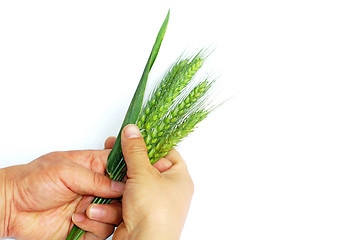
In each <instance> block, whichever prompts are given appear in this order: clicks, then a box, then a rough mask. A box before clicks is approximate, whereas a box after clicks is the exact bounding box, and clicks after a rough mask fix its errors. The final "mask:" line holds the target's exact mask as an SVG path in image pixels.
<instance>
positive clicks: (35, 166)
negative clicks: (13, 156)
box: [0, 150, 124, 240]
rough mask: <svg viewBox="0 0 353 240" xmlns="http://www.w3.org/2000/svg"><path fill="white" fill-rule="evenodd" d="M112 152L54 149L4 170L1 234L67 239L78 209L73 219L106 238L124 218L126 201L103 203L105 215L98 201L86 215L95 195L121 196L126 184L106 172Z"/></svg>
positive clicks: (0, 173)
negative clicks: (97, 209)
mask: <svg viewBox="0 0 353 240" xmlns="http://www.w3.org/2000/svg"><path fill="white" fill-rule="evenodd" d="M108 154H109V150H100V151H99V150H97V151H71V152H54V153H50V154H47V155H44V156H42V157H40V158H38V159H37V160H35V161H33V162H31V163H29V164H26V165H20V166H14V167H9V168H6V169H2V170H1V171H0V192H1V193H3V192H4V193H5V194H4V195H3V196H5V197H4V199H3V200H0V202H1V201H4V203H5V206H4V208H2V210H3V209H5V211H4V212H5V216H4V217H3V218H4V219H0V223H2V221H3V220H4V221H5V223H4V224H2V225H1V227H0V237H15V238H16V239H65V238H66V236H67V234H68V232H69V230H70V229H71V227H72V221H71V218H72V215H73V214H74V213H75V212H76V214H74V216H73V220H74V222H75V224H76V225H77V226H78V227H80V228H82V229H84V230H86V231H87V233H86V234H85V235H84V239H86V240H88V239H89V240H95V239H105V238H107V237H108V236H109V235H110V234H112V233H113V230H114V224H118V223H119V222H120V221H121V204H120V203H117V202H116V203H114V204H111V205H109V206H108V205H106V206H104V207H103V212H105V213H107V214H106V215H105V216H102V214H100V213H102V208H100V210H101V211H98V212H97V211H94V210H93V209H94V207H95V206H94V205H91V206H90V207H89V210H88V211H87V215H86V214H84V213H83V212H84V210H85V209H86V208H87V206H88V205H89V204H90V203H91V201H92V200H93V196H99V197H104V198H117V197H120V196H121V195H122V191H123V187H124V184H123V183H119V182H115V181H112V180H110V179H109V178H108V177H106V176H104V172H105V168H106V160H107V157H108ZM2 188H3V189H2ZM1 190H2V191H1ZM0 207H2V206H0ZM93 213H97V214H96V216H95V215H94V214H93ZM0 215H1V214H0ZM99 215H100V216H99ZM88 216H90V217H91V218H89V217H88ZM0 217H1V216H0ZM92 219H94V220H92ZM3 226H5V229H2V227H3Z"/></svg>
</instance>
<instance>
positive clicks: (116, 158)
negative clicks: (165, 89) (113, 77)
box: [107, 10, 170, 179]
mask: <svg viewBox="0 0 353 240" xmlns="http://www.w3.org/2000/svg"><path fill="white" fill-rule="evenodd" d="M169 15H170V10H169V11H168V14H167V16H166V18H165V20H164V22H163V24H162V26H161V28H160V30H159V32H158V35H157V38H156V40H155V43H154V45H153V48H152V51H151V54H150V56H149V58H148V61H147V63H146V66H145V69H144V71H143V74H142V76H141V79H140V82H139V84H138V86H137V89H136V91H135V94H134V96H133V98H132V100H131V103H130V106H129V109H128V111H127V113H126V115H125V118H124V121H123V124H122V126H121V128H120V131H119V134H118V137H117V139H116V142H115V144H114V146H113V149H112V151H111V152H110V154H109V156H108V162H107V173H108V174H109V176H110V178H112V179H114V178H115V179H116V178H117V177H118V176H116V174H117V172H119V168H121V167H122V165H123V166H125V164H124V160H123V154H122V149H121V131H122V129H123V128H124V127H125V126H126V125H128V124H135V123H136V121H137V119H138V116H139V114H140V112H141V108H142V104H143V98H144V95H145V89H146V84H147V80H148V75H149V73H150V71H151V68H152V66H153V64H154V62H155V60H156V58H157V55H158V52H159V49H160V47H161V44H162V41H163V38H164V35H165V32H166V30H167V26H168V22H169Z"/></svg>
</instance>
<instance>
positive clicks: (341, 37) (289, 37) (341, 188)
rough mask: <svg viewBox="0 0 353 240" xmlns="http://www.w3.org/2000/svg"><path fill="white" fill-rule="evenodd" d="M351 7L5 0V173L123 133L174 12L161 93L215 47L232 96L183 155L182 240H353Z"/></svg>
mask: <svg viewBox="0 0 353 240" xmlns="http://www.w3.org/2000/svg"><path fill="white" fill-rule="evenodd" d="M350 3H351V1H341V0H332V1H323V0H321V1H313V0H297V1H279V0H278V1H275V0H270V1H259V0H257V1H256V0H248V1H221V0H219V1H212V2H211V1H209V2H207V1H181V0H179V1H175V2H171V1H141V2H139V1H130V2H129V3H126V1H124V2H123V1H121V2H119V1H66V0H64V1H1V2H0V81H1V84H0V107H1V108H0V110H1V113H0V114H1V118H0V166H1V167H5V166H9V165H15V164H21V163H27V162H29V161H31V160H33V159H35V158H37V157H39V156H41V155H43V154H45V153H47V152H50V151H54V150H70V149H91V148H94V149H97V148H102V146H103V142H104V140H105V138H107V137H108V136H111V135H112V136H114V135H116V134H117V132H118V130H119V128H120V124H121V121H122V118H123V116H124V114H125V111H126V109H127V107H128V104H129V102H130V99H131V97H132V95H133V92H134V89H135V88H136V86H137V83H138V81H139V79H140V76H141V74H142V71H143V68H144V65H145V63H146V60H147V58H148V55H149V52H150V50H151V47H152V45H153V42H154V39H155V37H156V34H157V32H158V29H159V27H160V25H161V23H162V21H163V19H164V17H165V15H166V13H167V11H168V9H169V8H170V9H171V16H170V23H169V27H168V30H167V34H166V36H165V40H164V42H163V44H162V48H161V50H160V55H159V56H158V58H157V61H156V63H155V68H154V70H153V73H152V75H151V77H150V81H154V80H155V79H157V78H158V76H160V75H161V74H162V73H163V71H164V70H165V69H166V67H167V66H168V65H169V64H170V63H171V62H172V61H173V60H174V59H175V58H176V57H178V56H179V54H180V53H181V52H182V51H184V50H185V49H187V50H189V51H190V52H193V51H194V50H197V49H199V48H201V47H208V46H212V47H213V48H215V49H216V50H215V52H214V53H213V54H212V55H211V57H210V60H209V62H208V65H207V66H205V67H206V68H207V69H206V71H209V72H211V73H213V74H214V75H215V76H219V81H218V89H217V92H218V95H217V97H216V99H217V101H222V100H224V99H228V98H230V100H229V101H228V102H227V103H226V104H224V105H223V106H222V107H221V108H219V109H218V110H217V111H216V112H214V114H213V115H211V116H210V117H209V118H208V119H206V120H205V121H204V122H203V123H202V124H201V125H200V127H199V129H198V130H197V131H196V132H195V133H194V134H193V135H192V136H190V137H189V138H188V139H187V140H185V141H184V142H183V144H182V145H181V146H180V147H179V151H180V152H181V154H182V155H183V157H184V158H185V160H186V161H187V163H188V166H189V170H190V172H191V174H192V177H193V179H194V182H195V195H194V199H193V202H192V205H191V209H190V213H189V216H188V219H187V222H186V225H185V228H184V231H183V234H182V239H183V240H191V239H241V240H247V239H249V240H255V239H256V240H257V239H271V240H274V239H352V238H353V231H352V229H353V193H352V188H353V174H352V170H353V164H352V161H353V151H352V145H353V114H352V104H353V94H352V91H353V87H352V79H353V68H352V64H353V34H352V27H353V14H352V12H353V7H352V5H350Z"/></svg>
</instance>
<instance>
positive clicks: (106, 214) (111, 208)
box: [86, 202, 122, 225]
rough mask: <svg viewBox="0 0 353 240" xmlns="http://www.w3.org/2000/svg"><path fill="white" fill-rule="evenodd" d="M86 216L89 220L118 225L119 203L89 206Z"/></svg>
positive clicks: (119, 218) (120, 217) (120, 216)
mask: <svg viewBox="0 0 353 240" xmlns="http://www.w3.org/2000/svg"><path fill="white" fill-rule="evenodd" d="M86 215H87V217H88V218H89V219H91V220H95V221H99V222H103V223H108V224H114V225H118V224H119V223H120V222H121V221H122V211H121V203H118V202H117V203H111V204H91V205H89V207H88V208H87V211H86Z"/></svg>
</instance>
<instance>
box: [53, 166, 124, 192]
mask: <svg viewBox="0 0 353 240" xmlns="http://www.w3.org/2000/svg"><path fill="white" fill-rule="evenodd" d="M59 174H60V179H61V181H62V182H63V183H64V184H65V186H66V187H67V188H69V189H70V190H71V191H73V192H75V193H77V194H80V195H92V196H97V197H103V198H117V197H121V196H122V193H123V189H124V183H121V182H118V181H113V180H111V179H110V178H108V177H107V176H105V175H103V174H100V173H97V172H94V171H91V170H90V169H87V168H85V167H82V166H80V165H78V164H75V163H72V164H67V165H65V166H63V168H62V169H61V171H60V172H59Z"/></svg>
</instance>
